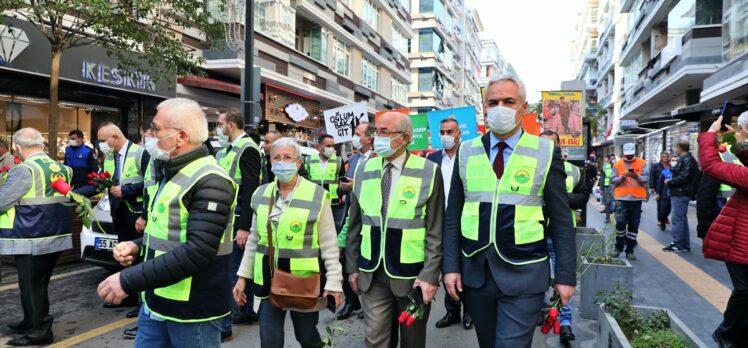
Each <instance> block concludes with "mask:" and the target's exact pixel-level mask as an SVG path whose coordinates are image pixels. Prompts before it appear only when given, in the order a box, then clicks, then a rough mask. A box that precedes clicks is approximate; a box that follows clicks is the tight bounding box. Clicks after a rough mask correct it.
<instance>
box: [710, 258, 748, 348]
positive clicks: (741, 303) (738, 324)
mask: <svg viewBox="0 0 748 348" xmlns="http://www.w3.org/2000/svg"><path fill="white" fill-rule="evenodd" d="M725 265H726V266H727V273H729V274H730V280H731V281H732V287H733V290H732V294H730V299H729V300H728V301H727V308H726V309H725V314H724V318H723V320H722V323H721V324H720V325H719V327H717V334H718V335H721V336H722V337H723V338H725V339H726V340H728V341H730V342H732V343H734V344H736V345H737V346H740V345H742V344H745V342H748V332H747V330H748V316H747V315H746V313H747V312H748V266H747V265H741V264H737V263H734V262H725Z"/></svg>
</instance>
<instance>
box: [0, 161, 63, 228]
mask: <svg viewBox="0 0 748 348" xmlns="http://www.w3.org/2000/svg"><path fill="white" fill-rule="evenodd" d="M13 170H29V171H30V172H31V187H30V188H29V190H28V191H27V192H26V194H24V195H23V197H21V199H20V200H19V201H18V202H17V204H16V205H14V206H13V207H11V208H10V209H8V210H7V211H5V212H4V213H2V214H0V240H2V239H25V240H34V239H36V240H39V239H47V238H61V237H66V236H69V235H70V234H71V231H72V226H71V220H70V208H69V207H67V206H65V205H63V203H68V202H70V199H69V198H67V197H65V196H63V195H61V194H60V193H58V192H57V191H55V190H54V189H53V188H52V187H51V184H52V182H54V181H57V180H58V179H62V180H64V181H65V182H67V183H70V180H71V178H72V169H70V168H69V167H68V166H65V165H62V164H60V163H58V162H56V161H54V160H52V159H51V158H49V157H48V156H47V155H34V156H33V157H31V158H29V159H27V160H26V161H25V162H23V163H21V164H19V165H17V166H15V167H13V169H11V171H13Z"/></svg>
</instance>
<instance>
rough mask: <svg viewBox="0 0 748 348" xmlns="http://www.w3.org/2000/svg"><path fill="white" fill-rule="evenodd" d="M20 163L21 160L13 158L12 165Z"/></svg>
mask: <svg viewBox="0 0 748 348" xmlns="http://www.w3.org/2000/svg"><path fill="white" fill-rule="evenodd" d="M20 163H21V159H20V158H18V157H15V158H13V164H20Z"/></svg>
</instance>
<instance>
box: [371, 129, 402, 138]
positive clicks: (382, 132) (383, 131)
mask: <svg viewBox="0 0 748 348" xmlns="http://www.w3.org/2000/svg"><path fill="white" fill-rule="evenodd" d="M402 133H405V132H390V131H389V130H387V129H377V130H375V131H374V135H376V136H380V137H389V136H390V135H392V134H402Z"/></svg>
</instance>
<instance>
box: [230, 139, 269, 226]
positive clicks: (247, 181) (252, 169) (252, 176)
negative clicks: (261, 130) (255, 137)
mask: <svg viewBox="0 0 748 348" xmlns="http://www.w3.org/2000/svg"><path fill="white" fill-rule="evenodd" d="M244 137H247V138H249V135H246V134H245V135H244ZM227 150H228V146H226V147H224V148H223V149H221V150H220V151H221V152H226V151H227ZM239 171H240V172H241V173H242V179H241V183H240V184H239V195H238V196H237V204H236V214H237V216H236V221H235V222H234V229H235V230H244V231H249V228H250V226H251V225H252V215H254V214H253V212H252V205H251V204H250V203H251V201H252V194H254V193H255V190H257V188H258V187H260V185H262V182H261V180H260V176H261V175H262V173H263V172H264V169H263V168H262V160H261V158H260V152H259V151H258V150H257V149H256V148H254V147H252V146H250V147H248V148H247V149H246V150H244V152H242V156H241V157H240V158H239Z"/></svg>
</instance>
